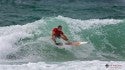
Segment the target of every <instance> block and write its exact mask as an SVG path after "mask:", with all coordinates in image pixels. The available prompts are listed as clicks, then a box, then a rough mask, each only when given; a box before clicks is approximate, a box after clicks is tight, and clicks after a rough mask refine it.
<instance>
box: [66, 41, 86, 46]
mask: <svg viewBox="0 0 125 70" xmlns="http://www.w3.org/2000/svg"><path fill="white" fill-rule="evenodd" d="M87 43H88V42H80V41H79V42H70V43H65V44H66V45H71V46H80V45H82V44H87Z"/></svg>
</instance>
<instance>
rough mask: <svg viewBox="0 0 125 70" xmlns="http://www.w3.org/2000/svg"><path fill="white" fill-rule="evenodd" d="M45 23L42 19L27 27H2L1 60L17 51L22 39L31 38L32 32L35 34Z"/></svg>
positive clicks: (0, 38) (0, 34)
mask: <svg viewBox="0 0 125 70" xmlns="http://www.w3.org/2000/svg"><path fill="white" fill-rule="evenodd" d="M43 22H44V21H43V20H42V19H41V20H39V21H36V22H33V23H28V24H26V25H12V26H6V27H0V58H3V57H4V56H5V55H7V54H8V53H11V52H13V51H15V50H16V49H17V48H18V47H19V46H16V43H18V41H20V40H21V39H24V38H26V37H31V36H32V32H34V31H35V30H36V29H37V28H38V27H39V25H40V24H41V23H43Z"/></svg>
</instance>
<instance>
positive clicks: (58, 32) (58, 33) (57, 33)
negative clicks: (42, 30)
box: [52, 28, 63, 36]
mask: <svg viewBox="0 0 125 70" xmlns="http://www.w3.org/2000/svg"><path fill="white" fill-rule="evenodd" d="M52 31H54V32H55V34H54V35H55V36H60V34H63V32H62V31H59V30H58V28H53V30H52Z"/></svg>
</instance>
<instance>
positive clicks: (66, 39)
mask: <svg viewBox="0 0 125 70" xmlns="http://www.w3.org/2000/svg"><path fill="white" fill-rule="evenodd" d="M61 38H62V39H63V40H65V41H67V42H68V43H69V39H68V38H67V36H66V35H64V34H61Z"/></svg>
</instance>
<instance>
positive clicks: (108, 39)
mask: <svg viewBox="0 0 125 70" xmlns="http://www.w3.org/2000/svg"><path fill="white" fill-rule="evenodd" d="M124 7H125V1H124V0H119V1H117V0H110V1H109V0H53V1H52V0H27V1H26V0H1V1H0V26H1V27H0V44H1V46H0V60H1V61H2V62H4V61H5V62H6V61H8V62H12V63H13V62H17V63H18V62H19V63H20V62H22V63H25V62H41V61H44V62H66V61H75V60H80V61H89V60H103V61H124V60H125V55H124V54H125V51H124V50H125V41H124V40H125V32H124V31H125V28H124V27H125V19H124V18H125V13H124V11H125V8H124ZM58 25H62V26H63V31H64V33H65V34H66V35H67V36H68V38H69V40H71V41H87V42H88V44H85V45H81V46H79V47H72V48H65V49H59V48H57V47H55V45H53V43H52V41H51V29H52V28H54V27H57V26H58ZM2 62H1V63H2Z"/></svg>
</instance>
